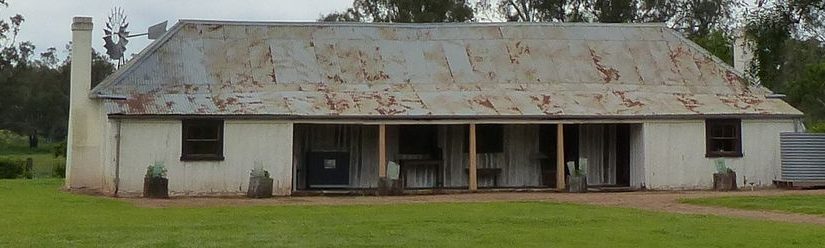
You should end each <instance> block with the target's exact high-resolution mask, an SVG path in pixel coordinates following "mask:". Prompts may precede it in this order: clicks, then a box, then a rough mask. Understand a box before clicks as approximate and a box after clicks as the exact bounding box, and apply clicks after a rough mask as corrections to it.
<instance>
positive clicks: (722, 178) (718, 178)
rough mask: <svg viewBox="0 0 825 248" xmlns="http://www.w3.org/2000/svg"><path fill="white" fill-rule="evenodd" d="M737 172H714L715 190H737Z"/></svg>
mask: <svg viewBox="0 0 825 248" xmlns="http://www.w3.org/2000/svg"><path fill="white" fill-rule="evenodd" d="M736 189H737V188H736V172H733V171H731V172H728V173H713V190H717V191H731V190H736Z"/></svg>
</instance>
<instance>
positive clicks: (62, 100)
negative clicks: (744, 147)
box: [0, 0, 114, 147]
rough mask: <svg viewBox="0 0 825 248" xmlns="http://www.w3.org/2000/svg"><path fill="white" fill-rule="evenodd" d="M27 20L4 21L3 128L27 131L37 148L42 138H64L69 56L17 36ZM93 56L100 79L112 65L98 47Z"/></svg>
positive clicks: (0, 28) (0, 63) (0, 55)
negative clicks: (20, 40) (36, 47)
mask: <svg viewBox="0 0 825 248" xmlns="http://www.w3.org/2000/svg"><path fill="white" fill-rule="evenodd" d="M5 4H6V1H5V0H0V5H2V6H5ZM23 21H24V19H23V17H22V16H21V15H19V14H17V15H15V16H12V17H11V18H9V21H0V40H2V41H3V42H2V43H0V44H2V45H3V46H2V52H0V129H6V130H11V131H14V132H17V133H20V134H25V135H28V136H29V141H30V146H32V147H35V146H37V140H38V138H39V137H46V138H48V139H52V140H60V139H63V138H65V136H66V134H67V125H68V113H69V82H70V75H69V73H70V67H71V58H70V57H69V58H66V59H60V58H58V57H57V56H58V53H57V49H56V48H48V49H46V50H45V51H44V52H41V53H40V54H36V52H35V51H36V50H35V46H34V44H32V43H31V42H28V41H23V42H18V41H16V38H17V33H18V32H19V30H20V27H21V25H22V24H23ZM67 47H68V46H67ZM92 56H93V63H92V74H93V75H92V81H93V83H96V82H99V81H101V80H103V78H105V77H106V76H107V75H109V74H111V73H112V72H113V71H114V65H112V64H111V63H109V61H108V59H106V58H105V57H104V56H102V55H100V54H98V53H96V52H93V54H92Z"/></svg>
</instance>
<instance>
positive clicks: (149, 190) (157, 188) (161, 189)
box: [143, 177, 169, 198]
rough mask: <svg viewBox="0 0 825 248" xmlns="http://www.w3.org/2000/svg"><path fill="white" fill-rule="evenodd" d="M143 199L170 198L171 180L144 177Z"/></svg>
mask: <svg viewBox="0 0 825 248" xmlns="http://www.w3.org/2000/svg"><path fill="white" fill-rule="evenodd" d="M143 197H146V198H169V179H166V178H162V177H144V178H143Z"/></svg>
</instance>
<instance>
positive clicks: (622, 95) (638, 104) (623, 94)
mask: <svg viewBox="0 0 825 248" xmlns="http://www.w3.org/2000/svg"><path fill="white" fill-rule="evenodd" d="M613 95H616V96H618V97H619V98H620V99H622V104H623V105H624V106H625V107H629V108H633V107H641V106H644V105H645V104H644V103H643V102H642V101H639V100H633V99H630V98H628V97H627V92H624V91H618V90H614V91H613Z"/></svg>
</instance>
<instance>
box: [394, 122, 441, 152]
mask: <svg viewBox="0 0 825 248" xmlns="http://www.w3.org/2000/svg"><path fill="white" fill-rule="evenodd" d="M398 132H399V134H398V136H399V138H398V152H399V153H401V154H433V153H434V152H435V147H436V136H437V135H438V131H437V130H436V127H435V126H432V125H401V126H399V127H398Z"/></svg>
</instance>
